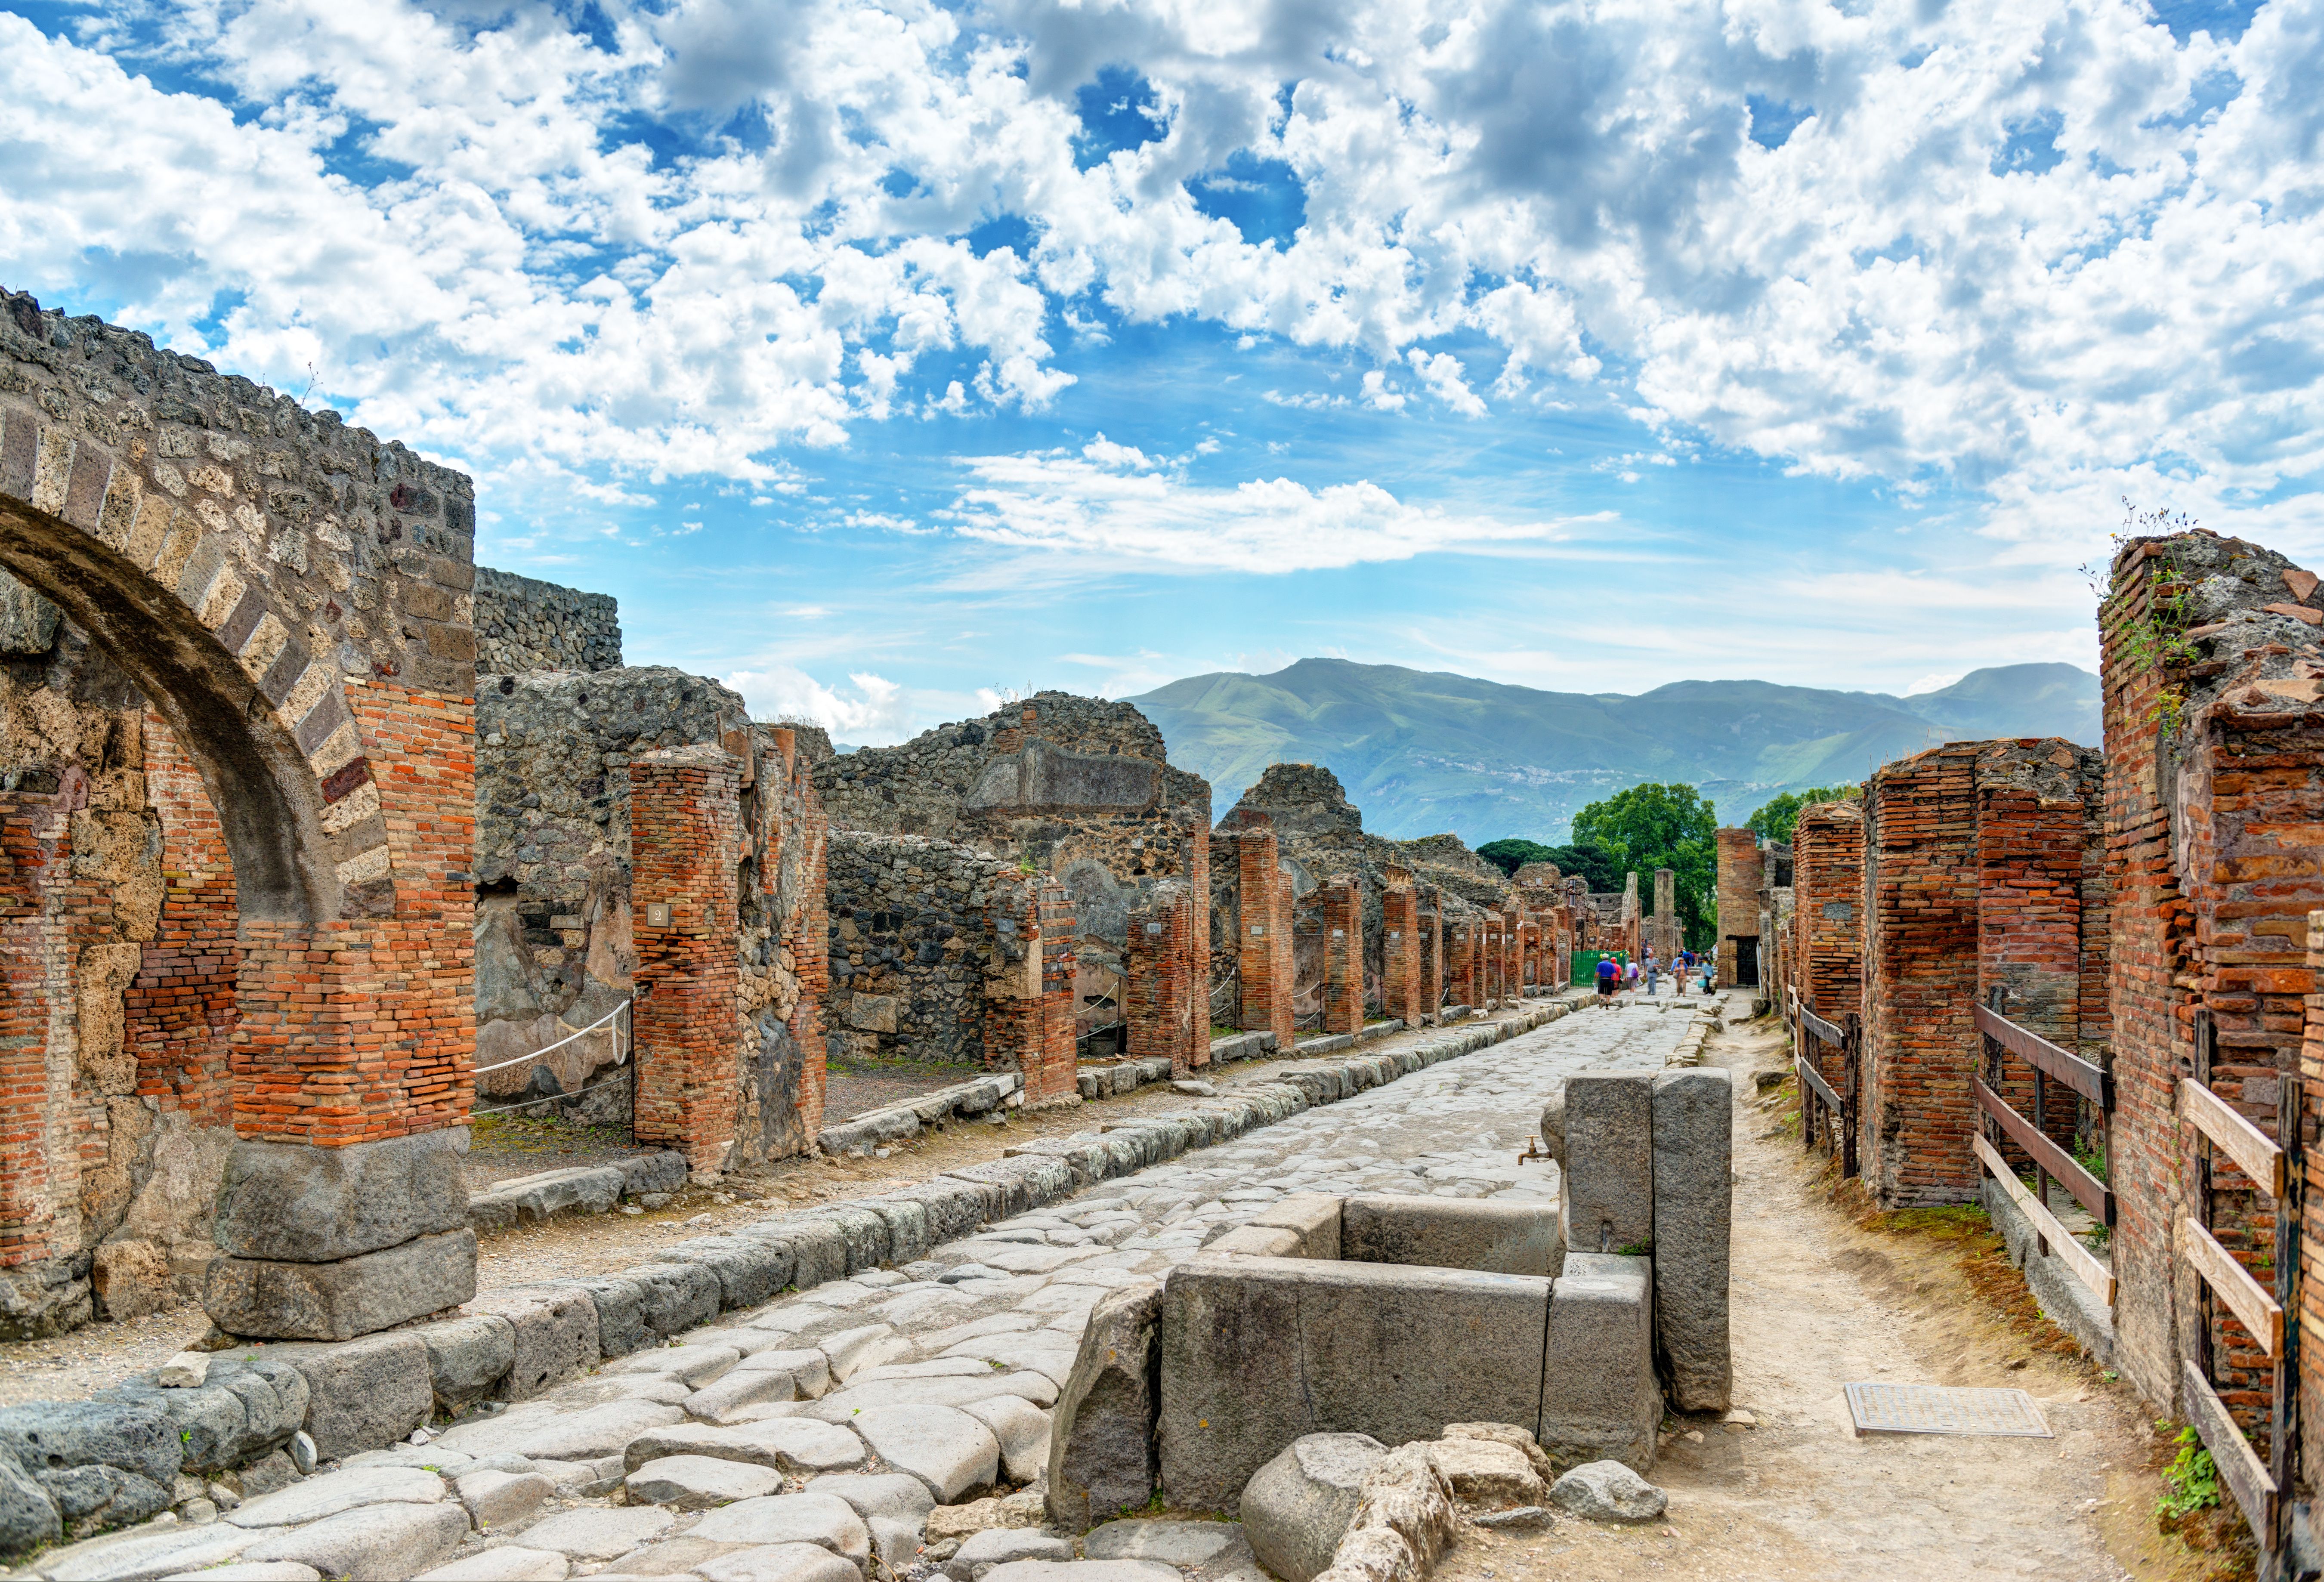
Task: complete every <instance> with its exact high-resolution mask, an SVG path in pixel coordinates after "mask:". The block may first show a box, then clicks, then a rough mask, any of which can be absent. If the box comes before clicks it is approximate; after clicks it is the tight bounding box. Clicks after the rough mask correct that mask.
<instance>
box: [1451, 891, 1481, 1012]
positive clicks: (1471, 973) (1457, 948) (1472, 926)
mask: <svg viewBox="0 0 2324 1582" xmlns="http://www.w3.org/2000/svg"><path fill="white" fill-rule="evenodd" d="M1444 972H1445V977H1446V980H1447V982H1448V985H1449V992H1450V993H1451V995H1452V1003H1453V1004H1455V1005H1464V1006H1474V1005H1475V1004H1476V1003H1477V918H1476V915H1475V914H1474V913H1471V914H1468V915H1462V916H1459V917H1456V918H1454V919H1453V920H1452V922H1450V923H1448V924H1445V925H1444Z"/></svg>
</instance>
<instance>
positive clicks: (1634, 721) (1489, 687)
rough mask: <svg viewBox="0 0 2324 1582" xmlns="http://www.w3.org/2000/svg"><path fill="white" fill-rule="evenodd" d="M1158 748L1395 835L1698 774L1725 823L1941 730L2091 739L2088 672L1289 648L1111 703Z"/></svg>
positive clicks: (1489, 820) (1525, 812) (1533, 819)
mask: <svg viewBox="0 0 2324 1582" xmlns="http://www.w3.org/2000/svg"><path fill="white" fill-rule="evenodd" d="M1129 701H1130V702H1131V703H1133V704H1137V705H1138V706H1139V709H1141V710H1142V711H1144V713H1146V715H1147V717H1148V719H1150V720H1152V721H1153V722H1155V724H1157V726H1159V727H1160V728H1161V731H1162V735H1163V739H1164V740H1167V742H1168V743H1169V744H1170V761H1171V762H1173V763H1176V764H1179V765H1182V766H1183V767H1185V768H1190V769H1193V770H1194V771H1195V772H1196V773H1198V774H1201V775H1203V776H1204V777H1207V778H1208V779H1209V780H1210V782H1211V784H1212V786H1213V788H1214V791H1215V796H1216V802H1215V806H1216V808H1217V811H1218V812H1220V813H1222V814H1223V813H1224V812H1225V811H1226V810H1227V809H1228V808H1230V807H1231V806H1233V805H1234V803H1235V799H1236V798H1237V797H1239V796H1241V795H1242V793H1243V789H1244V787H1246V786H1249V785H1250V784H1251V782H1252V781H1254V780H1256V779H1258V778H1259V774H1260V772H1261V771H1262V770H1264V769H1265V768H1267V766H1268V764H1270V763H1275V762H1278V761H1281V762H1302V763H1319V764H1322V765H1323V766H1325V767H1326V768H1330V769H1331V770H1332V771H1333V773H1334V774H1336V775H1338V776H1339V777H1340V780H1341V782H1342V784H1343V785H1345V786H1347V788H1348V795H1349V796H1350V798H1351V800H1353V801H1354V802H1355V804H1356V805H1357V806H1359V807H1360V808H1362V809H1363V811H1364V827H1365V828H1366V829H1368V830H1371V831H1374V832H1378V833H1379V834H1383V835H1389V836H1395V837H1410V836H1414V835H1424V834H1434V833H1435V832H1439V831H1443V830H1451V831H1452V832H1455V833H1457V834H1459V835H1461V836H1462V838H1463V839H1464V840H1466V841H1468V842H1470V843H1471V845H1474V844H1476V843H1478V842H1483V841H1489V840H1494V839H1497V838H1499V837H1500V836H1503V835H1527V836H1531V837H1533V838H1534V839H1535V840H1540V841H1545V842H1551V843H1557V842H1563V841H1564V840H1565V838H1566V834H1567V829H1568V825H1569V824H1570V823H1571V821H1572V817H1573V814H1575V813H1577V812H1578V811H1580V810H1581V809H1582V807H1583V806H1584V805H1587V804H1589V803H1591V802H1594V801H1596V800H1597V799H1598V798H1600V797H1601V796H1606V795H1607V794H1608V793H1609V792H1612V791H1618V790H1620V789H1621V788H1622V787H1624V786H1635V785H1637V784H1638V783H1639V782H1640V781H1642V780H1683V781H1685V782H1687V783H1688V784H1691V785H1693V786H1697V787H1699V788H1700V789H1701V791H1702V792H1703V794H1704V795H1705V796H1709V797H1711V799H1712V800H1713V802H1715V803H1716V804H1717V805H1718V808H1719V816H1720V822H1721V823H1742V822H1743V821H1744V820H1745V819H1746V818H1748V817H1749V816H1750V815H1751V814H1752V812H1753V810H1755V809H1756V808H1757V807H1758V806H1759V805H1760V804H1762V803H1764V802H1766V800H1767V799H1768V798H1769V797H1771V796H1775V795H1777V794H1778V793H1780V792H1784V791H1797V790H1804V789H1806V788H1807V787H1809V786H1826V785H1833V784H1837V783H1840V782H1853V781H1857V780H1861V779H1862V778H1864V777H1865V776H1866V775H1867V773H1869V772H1870V771H1871V770H1872V768H1875V767H1876V766H1877V765H1879V764H1883V763H1886V762H1887V761H1889V760H1890V759H1895V758H1901V757H1903V756H1904V755H1905V754H1907V753H1912V752H1918V751H1919V750H1921V749H1923V748H1924V747H1933V746H1935V745H1937V744H1938V743H1940V742H1943V741H1960V740H1979V739H1982V738H1985V737H1991V736H2064V737H2067V738H2069V739H2070V740H2075V741H2080V742H2086V743H2092V744H2095V743H2096V742H2097V741H2098V739H2099V730H2098V719H2099V704H2098V677H2096V676H2092V675H2090V674H2089V673H2088V672H2087V671H2083V670H2078V669H2076V668H2075V667H2073V666H2071V665H2010V666H2005V667H1999V668H1996V669H1990V670H1978V671H1975V672H1973V673H1971V674H1970V675H1969V676H1963V677H1962V678H1961V679H1960V681H1958V682H1956V683H1954V684H1953V685H1950V686H1949V687H1946V688H1944V689H1943V690H1942V691H1941V692H1932V693H1923V694H1920V695H1919V696H1917V697H1909V698H1900V697H1891V696H1888V695H1887V694H1884V693H1868V692H1831V691H1826V690H1823V689H1821V688H1818V687H1809V686H1776V685H1772V684H1771V683H1768V682H1764V681H1681V682H1676V683H1674V684H1673V685H1669V686H1664V687H1657V688H1656V689H1655V690H1654V691H1653V692H1649V693H1646V694H1642V695H1639V696H1637V697H1623V696H1618V695H1613V694H1585V693H1568V692H1542V691H1538V690H1536V689H1535V688H1533V687H1527V686H1505V685H1500V684H1499V683H1496V682H1490V681H1479V680H1477V679H1475V678H1474V677H1471V676H1451V675H1446V674H1443V673H1441V672H1436V671H1424V670H1406V669H1404V668H1402V667H1398V666H1394V665H1357V664H1351V663H1350V662H1349V661H1347V660H1344V659H1302V660H1300V661H1299V662H1298V663H1297V664H1296V665H1293V666H1291V667H1289V668H1288V669H1285V670H1278V671H1277V672H1276V673H1275V674H1273V675H1271V676H1247V675H1244V674H1242V673H1240V672H1239V671H1220V672H1216V673H1214V674H1213V675H1209V676H1188V677H1186V678H1185V680H1183V681H1174V682H1172V683H1171V684H1170V685H1167V686H1164V687H1160V688H1157V690H1155V691H1153V692H1149V693H1147V694H1144V695H1142V696H1139V697H1134V698H1131V699H1130V700H1129Z"/></svg>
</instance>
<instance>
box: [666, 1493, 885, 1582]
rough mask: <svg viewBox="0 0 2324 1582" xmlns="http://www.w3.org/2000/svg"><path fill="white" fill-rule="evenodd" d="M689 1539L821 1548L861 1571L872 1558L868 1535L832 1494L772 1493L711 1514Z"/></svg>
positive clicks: (849, 1508)
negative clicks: (844, 1559) (842, 1557)
mask: <svg viewBox="0 0 2324 1582" xmlns="http://www.w3.org/2000/svg"><path fill="white" fill-rule="evenodd" d="M687 1536H688V1537H690V1538H698V1539H702V1540H704V1541H707V1542H711V1543H741V1544H777V1543H812V1544H820V1545H821V1546H822V1547H823V1548H825V1549H826V1550H830V1551H831V1552H832V1553H834V1554H835V1555H844V1556H845V1557H847V1559H851V1560H853V1561H854V1562H855V1564H856V1565H857V1566H859V1567H861V1566H862V1565H864V1564H866V1563H867V1562H869V1561H870V1559H871V1531H870V1530H869V1529H867V1528H866V1527H865V1526H864V1525H863V1519H862V1517H861V1516H858V1515H857V1514H856V1513H855V1510H854V1507H853V1506H852V1505H850V1504H848V1503H847V1502H846V1501H844V1500H843V1499H839V1498H837V1497H835V1496H834V1495H824V1494H816V1493H813V1492H809V1493H807V1494H803V1495H767V1496H765V1497H762V1498H760V1499H752V1500H743V1501H742V1502H740V1503H739V1504H732V1505H727V1506H724V1508H722V1509H719V1510H715V1511H713V1512H711V1513H710V1514H708V1515H707V1516H705V1517H704V1518H703V1519H702V1520H701V1521H699V1522H696V1523H695V1524H694V1529H693V1531H691V1532H690V1533H688V1534H687Z"/></svg>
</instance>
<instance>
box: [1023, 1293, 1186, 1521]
mask: <svg viewBox="0 0 2324 1582" xmlns="http://www.w3.org/2000/svg"><path fill="white" fill-rule="evenodd" d="M1161 1309H1162V1288H1161V1287H1160V1286H1159V1285H1157V1284H1154V1283H1150V1282H1140V1283H1138V1284H1136V1285H1125V1286H1123V1287H1122V1288H1121V1289H1120V1290H1119V1291H1114V1292H1109V1293H1107V1294H1106V1295H1105V1296H1104V1297H1103V1298H1102V1299H1101V1300H1100V1301H1099V1302H1098V1304H1097V1306H1095V1307H1094V1308H1093V1309H1091V1310H1090V1316H1089V1322H1088V1324H1087V1325H1086V1326H1084V1329H1083V1330H1082V1344H1081V1350H1080V1352H1079V1353H1078V1354H1077V1355H1076V1356H1075V1357H1074V1366H1073V1370H1072V1371H1071V1372H1070V1373H1068V1374H1067V1375H1065V1386H1064V1388H1063V1389H1061V1390H1059V1391H1058V1393H1057V1406H1056V1412H1055V1413H1054V1414H1053V1416H1052V1417H1051V1420H1050V1421H1051V1424H1052V1426H1051V1429H1050V1433H1049V1494H1048V1509H1049V1515H1050V1517H1051V1518H1052V1519H1053V1520H1055V1521H1056V1523H1057V1524H1058V1525H1059V1526H1061V1527H1064V1528H1065V1529H1066V1530H1067V1531H1073V1532H1086V1531H1088V1530H1089V1528H1090V1526H1091V1524H1092V1523H1093V1522H1102V1521H1103V1520H1105V1518H1107V1517H1108V1516H1111V1515H1112V1514H1113V1513H1115V1512H1116V1511H1118V1510H1121V1509H1124V1508H1128V1509H1130V1510H1136V1509H1138V1508H1139V1507H1140V1506H1142V1505H1144V1504H1146V1502H1147V1501H1148V1499H1149V1498H1151V1497H1152V1495H1153V1493H1154V1473H1155V1464H1154V1423H1155V1414H1156V1412H1157V1410H1158V1406H1159V1403H1160V1400H1161V1395H1160V1390H1159V1387H1158V1379H1157V1375H1158V1368H1159V1356H1158V1352H1157V1329H1158V1325H1159V1322H1160V1316H1161Z"/></svg>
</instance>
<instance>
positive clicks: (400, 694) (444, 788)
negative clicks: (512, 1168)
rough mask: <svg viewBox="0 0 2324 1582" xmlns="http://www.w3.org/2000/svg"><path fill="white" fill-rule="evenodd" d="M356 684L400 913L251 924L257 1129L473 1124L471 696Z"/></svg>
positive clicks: (245, 1091) (298, 1131)
mask: <svg viewBox="0 0 2324 1582" xmlns="http://www.w3.org/2000/svg"><path fill="white" fill-rule="evenodd" d="M348 691H349V693H350V694H352V703H353V705H354V708H355V717H356V725H357V728H358V731H359V732H360V736H361V740H362V741H363V743H364V748H365V750H366V752H367V754H368V755H369V758H370V773H371V777H372V778H371V783H372V784H374V785H376V786H377V787H378V796H379V802H380V806H381V809H382V811H383V814H384V816H385V822H386V826H387V836H388V838H387V844H386V846H385V847H384V848H382V850H383V851H385V853H386V854H387V860H388V863H389V864H390V866H389V867H388V869H387V872H388V874H389V876H390V877H391V878H392V881H393V882H392V890H391V892H390V900H389V906H390V908H391V909H390V910H389V912H388V915H385V916H377V917H351V918H333V919H330V920H328V921H326V922H324V923H321V924H313V925H309V924H301V923H290V922H281V921H275V920H271V919H268V920H256V919H251V918H246V917H245V918H244V919H243V920H242V922H241V924H240V926H239V929H238V941H239V943H240V945H241V949H242V960H241V963H240V966H239V969H238V970H237V973H236V993H235V1003H236V1007H237V1016H238V1021H237V1024H236V1026H235V1033H234V1057H233V1067H234V1124H235V1131H236V1132H238V1133H239V1134H240V1135H242V1136H245V1137H258V1138H264V1139H266V1140H268V1141H272V1142H285V1143H312V1144H314V1145H318V1146H321V1147H342V1146H345V1145H347V1144H349V1143H363V1142H371V1141H374V1140H375V1139H378V1138H381V1137H397V1136H410V1135H412V1134H414V1133H419V1132H427V1131H434V1130H437V1129H438V1128H439V1127H447V1126H460V1125H464V1124H466V1120H467V1118H468V1107H469V1102H470V1099H471V1098H472V1097H473V1091H472V1090H473V1088H474V1082H473V1081H472V1079H471V1077H470V1075H469V1073H470V1070H471V1068H472V1067H473V1065H474V1063H475V938H474V933H473V929H474V923H475V888H474V886H473V884H472V882H471V880H470V878H469V877H468V864H469V862H470V860H471V858H472V853H473V852H474V851H475V815H476V807H475V704H474V703H473V701H472V700H470V699H468V698H465V697H451V698H447V697H441V696H438V695H435V694H429V693H420V692H412V691H410V690H408V689H406V688H404V687H402V686H401V685H397V684H396V683H395V682H393V681H392V680H388V679H384V678H376V677H375V678H374V679H373V680H372V681H371V682H370V684H369V685H361V686H351V687H349V689H348ZM362 789H363V787H362V786H360V785H358V786H355V787H354V788H353V789H351V790H350V792H349V795H350V796H356V795H359V794H360V793H361V791H362ZM350 882H351V883H353V882H355V881H354V880H352V879H351V881H350Z"/></svg>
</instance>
